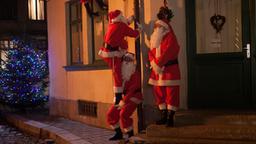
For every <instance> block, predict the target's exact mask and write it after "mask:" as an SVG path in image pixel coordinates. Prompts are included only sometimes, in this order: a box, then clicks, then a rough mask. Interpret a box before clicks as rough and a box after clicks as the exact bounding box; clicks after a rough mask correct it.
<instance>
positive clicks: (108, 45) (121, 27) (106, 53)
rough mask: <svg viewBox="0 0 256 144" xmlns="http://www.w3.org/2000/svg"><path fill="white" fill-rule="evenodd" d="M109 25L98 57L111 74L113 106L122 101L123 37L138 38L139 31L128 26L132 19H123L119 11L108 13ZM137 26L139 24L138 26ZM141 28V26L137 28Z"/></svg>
mask: <svg viewBox="0 0 256 144" xmlns="http://www.w3.org/2000/svg"><path fill="white" fill-rule="evenodd" d="M108 17H109V25H108V29H107V32H106V35H105V39H104V42H105V43H104V47H102V48H100V51H99V53H98V54H99V55H100V56H101V57H102V58H103V60H104V61H105V62H106V63H107V64H108V65H109V67H110V68H111V69H112V72H113V79H114V93H115V101H114V103H115V105H118V103H119V101H120V100H121V99H122V93H123V80H122V75H121V64H122V57H123V55H124V54H125V53H126V51H127V49H128V42H127V41H126V40H125V37H127V36H128V37H134V38H137V37H139V34H140V30H134V29H132V28H130V27H129V26H128V24H130V23H131V22H132V21H133V17H130V18H128V19H127V18H125V17H124V16H123V14H122V12H121V11H120V10H114V11H111V12H109V14H108ZM138 25H139V24H138ZM138 27H139V28H141V26H138Z"/></svg>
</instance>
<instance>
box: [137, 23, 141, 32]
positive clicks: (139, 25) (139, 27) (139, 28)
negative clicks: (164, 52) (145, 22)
mask: <svg viewBox="0 0 256 144" xmlns="http://www.w3.org/2000/svg"><path fill="white" fill-rule="evenodd" d="M136 25H137V30H138V31H140V32H141V31H142V30H143V27H142V25H141V24H139V23H138V22H136Z"/></svg>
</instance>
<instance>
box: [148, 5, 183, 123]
mask: <svg viewBox="0 0 256 144" xmlns="http://www.w3.org/2000/svg"><path fill="white" fill-rule="evenodd" d="M157 17H158V20H157V21H156V22H155V28H154V32H153V34H152V35H151V39H150V51H149V53H148V56H149V61H150V65H151V68H152V72H151V75H150V79H149V81H148V83H149V84H150V85H153V92H154V95H155V98H156V104H157V105H158V108H159V109H160V111H161V119H160V120H158V121H156V124H165V125H166V126H167V127H172V126H173V125H174V122H173V118H174V114H175V111H176V110H177V109H178V107H179V83H180V69H179V65H178V53H179V50H180V47H179V44H178V42H177V39H176V36H175V34H174V32H173V29H172V27H171V25H170V23H169V22H170V20H171V18H172V17H173V14H172V11H171V10H170V9H169V8H168V7H161V8H160V10H159V13H158V14H157Z"/></svg>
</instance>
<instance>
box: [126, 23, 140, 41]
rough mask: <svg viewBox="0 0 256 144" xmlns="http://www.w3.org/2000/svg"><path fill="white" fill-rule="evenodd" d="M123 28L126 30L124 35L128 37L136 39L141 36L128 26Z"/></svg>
mask: <svg viewBox="0 0 256 144" xmlns="http://www.w3.org/2000/svg"><path fill="white" fill-rule="evenodd" d="M123 27H124V29H123V30H124V34H125V35H126V36H129V37H134V38H136V37H138V36H139V34H140V33H139V31H138V30H134V29H132V28H130V27H129V26H128V25H126V24H123Z"/></svg>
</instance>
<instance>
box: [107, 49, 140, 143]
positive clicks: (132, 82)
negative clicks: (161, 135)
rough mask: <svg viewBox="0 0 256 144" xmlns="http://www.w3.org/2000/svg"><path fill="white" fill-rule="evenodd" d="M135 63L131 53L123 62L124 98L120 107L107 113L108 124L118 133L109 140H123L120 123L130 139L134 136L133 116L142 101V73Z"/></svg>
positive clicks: (113, 106)
mask: <svg viewBox="0 0 256 144" xmlns="http://www.w3.org/2000/svg"><path fill="white" fill-rule="evenodd" d="M133 61H134V56H131V54H130V53H128V54H125V56H124V61H123V62H122V79H123V81H124V97H123V98H122V100H121V101H120V102H119V105H118V106H116V105H112V106H111V107H110V109H109V111H108V113H107V123H108V124H109V125H110V126H111V127H112V128H113V129H114V130H115V131H116V133H115V135H114V136H113V137H111V138H110V139H109V140H119V139H122V138H123V134H122V131H121V128H120V124H119V121H120V123H121V126H122V128H123V131H124V132H125V133H127V134H128V137H131V136H133V120H132V118H131V115H132V114H133V112H134V111H135V110H136V108H137V105H138V104H139V103H141V101H142V94H141V84H140V72H139V71H138V70H136V65H135V64H134V63H133Z"/></svg>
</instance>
